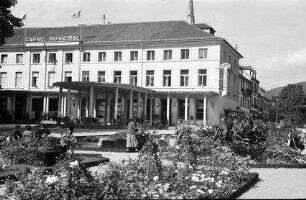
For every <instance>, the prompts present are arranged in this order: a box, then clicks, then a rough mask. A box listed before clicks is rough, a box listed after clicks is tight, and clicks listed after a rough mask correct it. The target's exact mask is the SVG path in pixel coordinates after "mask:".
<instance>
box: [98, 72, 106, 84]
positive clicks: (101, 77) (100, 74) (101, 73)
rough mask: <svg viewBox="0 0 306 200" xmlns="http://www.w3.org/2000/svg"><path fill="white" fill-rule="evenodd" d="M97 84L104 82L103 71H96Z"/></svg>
mask: <svg viewBox="0 0 306 200" xmlns="http://www.w3.org/2000/svg"><path fill="white" fill-rule="evenodd" d="M98 82H99V83H104V82H105V71H98Z"/></svg>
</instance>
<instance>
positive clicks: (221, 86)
mask: <svg viewBox="0 0 306 200" xmlns="http://www.w3.org/2000/svg"><path fill="white" fill-rule="evenodd" d="M223 76H224V69H220V70H219V89H220V90H223V84H224V80H223Z"/></svg>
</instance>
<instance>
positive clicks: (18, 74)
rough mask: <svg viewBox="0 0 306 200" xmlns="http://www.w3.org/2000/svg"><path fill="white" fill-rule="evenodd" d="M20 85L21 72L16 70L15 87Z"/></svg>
mask: <svg viewBox="0 0 306 200" xmlns="http://www.w3.org/2000/svg"><path fill="white" fill-rule="evenodd" d="M21 86H22V72H16V78H15V87H16V88H20V87H21Z"/></svg>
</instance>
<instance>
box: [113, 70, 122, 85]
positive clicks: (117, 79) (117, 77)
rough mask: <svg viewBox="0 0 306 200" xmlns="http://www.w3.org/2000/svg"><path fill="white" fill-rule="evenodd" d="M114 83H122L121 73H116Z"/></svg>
mask: <svg viewBox="0 0 306 200" xmlns="http://www.w3.org/2000/svg"><path fill="white" fill-rule="evenodd" d="M114 83H121V71H114Z"/></svg>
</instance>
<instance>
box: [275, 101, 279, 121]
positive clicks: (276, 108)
mask: <svg viewBox="0 0 306 200" xmlns="http://www.w3.org/2000/svg"><path fill="white" fill-rule="evenodd" d="M275 101H276V107H275V124H276V126H277V119H278V112H277V111H278V97H276V98H275Z"/></svg>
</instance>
